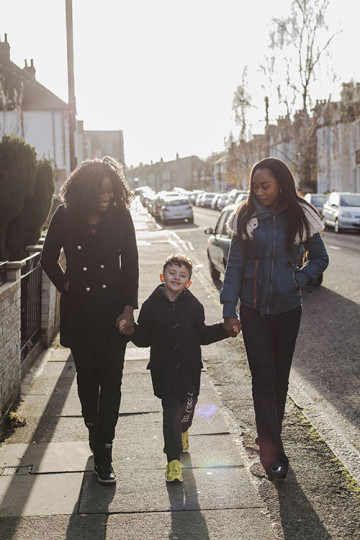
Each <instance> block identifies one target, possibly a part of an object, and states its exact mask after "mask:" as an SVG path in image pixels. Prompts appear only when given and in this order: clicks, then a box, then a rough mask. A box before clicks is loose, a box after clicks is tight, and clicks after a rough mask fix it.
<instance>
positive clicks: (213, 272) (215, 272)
mask: <svg viewBox="0 0 360 540" xmlns="http://www.w3.org/2000/svg"><path fill="white" fill-rule="evenodd" d="M208 261H209V271H210V276H211V279H212V280H213V281H218V280H219V279H220V272H219V271H218V270H216V268H215V266H214V265H213V263H212V262H211V260H210V258H209V256H208Z"/></svg>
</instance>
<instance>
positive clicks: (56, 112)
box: [0, 34, 81, 191]
mask: <svg viewBox="0 0 360 540" xmlns="http://www.w3.org/2000/svg"><path fill="white" fill-rule="evenodd" d="M5 134H6V135H10V134H14V135H17V136H18V137H22V138H23V139H24V140H25V142H26V143H28V144H30V145H31V146H33V147H34V148H35V151H36V153H37V155H38V158H41V157H43V156H44V157H46V158H48V159H51V160H52V161H53V163H54V166H55V168H56V170H57V177H56V191H58V190H59V188H60V186H61V184H62V183H63V182H64V181H65V180H66V178H67V176H68V175H69V173H70V152H69V122H68V106H67V103H65V102H64V101H63V100H62V99H60V98H59V97H57V96H56V95H55V94H53V93H52V92H51V91H50V90H48V89H47V88H45V86H43V85H42V84H40V83H39V82H38V81H37V80H36V69H35V66H34V62H33V60H30V63H29V64H28V62H27V61H26V60H25V65H24V67H23V68H20V67H18V66H17V65H16V64H14V62H12V61H11V59H10V45H9V43H8V40H7V35H6V34H5V39H4V41H1V39H0V135H1V136H2V135H5ZM80 136H81V134H80ZM79 140H81V137H80V139H79Z"/></svg>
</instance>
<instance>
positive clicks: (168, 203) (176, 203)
mask: <svg viewBox="0 0 360 540" xmlns="http://www.w3.org/2000/svg"><path fill="white" fill-rule="evenodd" d="M184 204H189V201H188V200H186V199H172V200H171V201H165V205H166V206H184Z"/></svg>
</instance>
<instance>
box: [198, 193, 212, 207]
mask: <svg viewBox="0 0 360 540" xmlns="http://www.w3.org/2000/svg"><path fill="white" fill-rule="evenodd" d="M215 196H216V193H204V194H203V196H202V197H201V199H200V206H201V207H202V208H211V203H212V200H213V198H214V197H215Z"/></svg>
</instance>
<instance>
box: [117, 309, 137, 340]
mask: <svg viewBox="0 0 360 540" xmlns="http://www.w3.org/2000/svg"><path fill="white" fill-rule="evenodd" d="M116 327H117V328H118V329H119V332H120V333H121V334H124V335H125V336H131V335H132V334H133V333H134V308H133V307H132V306H125V307H124V309H123V312H122V313H120V315H119V316H118V317H117V319H116Z"/></svg>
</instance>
